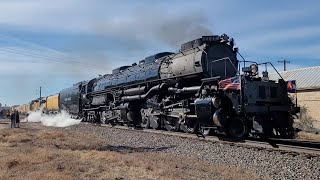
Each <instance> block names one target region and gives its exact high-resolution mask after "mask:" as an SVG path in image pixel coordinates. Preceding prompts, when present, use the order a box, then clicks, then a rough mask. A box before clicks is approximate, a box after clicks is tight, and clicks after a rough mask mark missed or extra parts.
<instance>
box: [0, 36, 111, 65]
mask: <svg viewBox="0 0 320 180" xmlns="http://www.w3.org/2000/svg"><path fill="white" fill-rule="evenodd" d="M1 39H2V40H7V42H9V43H10V41H14V42H18V44H23V46H25V45H26V46H29V47H32V48H34V47H35V48H37V49H40V50H45V51H49V52H50V53H54V54H56V55H62V56H68V55H67V54H66V53H62V52H60V51H57V50H54V49H51V48H47V47H45V46H41V45H38V44H35V43H31V42H27V41H25V40H21V39H18V38H15V37H11V36H7V35H3V34H0V40H1ZM8 39H9V41H8ZM0 50H1V49H0ZM2 50H4V51H7V52H8V51H9V52H14V53H16V54H19V53H20V55H27V56H31V57H35V56H37V57H36V58H44V59H47V60H50V61H55V62H59V63H68V64H72V63H74V64H78V65H80V66H85V67H90V68H96V69H102V70H106V68H103V67H101V66H95V65H90V64H84V63H80V62H78V61H73V60H70V58H68V59H61V58H53V57H50V56H46V55H39V54H36V53H34V52H30V51H24V50H21V49H15V48H2ZM22 53H23V54H22ZM72 59H74V58H72Z"/></svg>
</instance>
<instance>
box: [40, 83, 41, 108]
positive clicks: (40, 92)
mask: <svg viewBox="0 0 320 180" xmlns="http://www.w3.org/2000/svg"><path fill="white" fill-rule="evenodd" d="M40 104H41V86H40Z"/></svg>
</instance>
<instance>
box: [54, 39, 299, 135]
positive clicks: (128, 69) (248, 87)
mask: <svg viewBox="0 0 320 180" xmlns="http://www.w3.org/2000/svg"><path fill="white" fill-rule="evenodd" d="M237 51H238V49H237V48H235V47H234V40H233V39H232V38H231V39H230V38H229V37H228V36H227V35H225V34H224V35H221V36H203V37H201V38H199V39H196V40H193V41H190V42H188V43H185V44H183V45H182V46H181V49H180V50H179V52H178V53H171V52H162V53H158V54H155V55H153V56H149V57H147V58H145V59H143V60H141V61H139V63H138V64H136V63H134V64H132V65H130V66H122V67H119V68H117V69H114V70H113V71H112V74H106V75H104V76H100V77H97V78H95V79H92V80H90V81H83V82H79V83H77V84H75V85H74V86H73V87H70V88H67V89H64V90H62V91H61V92H60V108H61V109H64V110H67V111H68V112H69V113H71V114H73V115H74V116H77V117H80V118H83V121H87V122H102V123H108V124H112V125H116V124H122V125H128V126H133V127H136V128H141V127H142V128H153V129H161V128H165V129H167V130H168V131H184V132H187V133H199V132H200V133H202V134H205V135H206V134H209V133H210V132H212V131H218V132H225V133H227V134H228V135H230V136H231V137H233V138H243V137H246V136H247V135H248V134H249V133H253V134H258V135H263V136H275V135H279V136H281V137H293V136H294V131H293V128H292V122H293V120H292V116H293V115H295V114H296V113H297V111H298V110H299V109H298V108H296V107H295V105H294V103H292V102H291V101H290V99H289V98H288V93H287V82H285V81H283V80H282V79H279V81H278V82H275V81H271V80H268V78H267V72H264V73H263V77H259V73H258V71H257V70H258V64H257V63H254V64H253V65H251V66H250V67H244V68H243V69H242V70H243V74H240V73H239V70H240V68H238V66H239V61H238V60H237Z"/></svg>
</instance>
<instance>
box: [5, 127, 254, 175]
mask: <svg viewBox="0 0 320 180" xmlns="http://www.w3.org/2000/svg"><path fill="white" fill-rule="evenodd" d="M213 178H214V179H258V178H257V176H256V175H255V174H254V173H252V172H249V171H243V170H241V169H239V168H236V167H231V166H221V165H219V166H218V165H212V164H208V163H207V162H202V161H200V160H198V159H197V158H193V157H183V156H181V157H176V156H170V154H165V153H161V152H154V151H146V149H143V148H132V147H114V146H109V145H105V144H104V143H103V142H102V141H101V140H99V139H97V138H95V137H94V136H90V135H85V134H78V133H70V132H67V131H64V130H61V129H55V128H45V129H44V130H43V129H41V128H39V129H32V130H30V129H27V128H26V129H2V130H1V131H0V179H59V180H64V179H213Z"/></svg>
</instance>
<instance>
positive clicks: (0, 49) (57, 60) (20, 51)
mask: <svg viewBox="0 0 320 180" xmlns="http://www.w3.org/2000/svg"><path fill="white" fill-rule="evenodd" d="M0 51H5V52H10V53H14V54H19V55H26V56H30V57H35V58H40V59H46V60H49V61H52V62H58V63H65V64H71V65H72V64H77V65H80V66H83V67H89V68H95V69H101V70H106V68H103V67H100V66H94V65H89V64H83V63H80V62H77V61H70V60H66V59H57V58H52V57H49V56H44V55H39V54H35V53H30V52H26V51H22V50H19V49H14V48H0Z"/></svg>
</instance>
